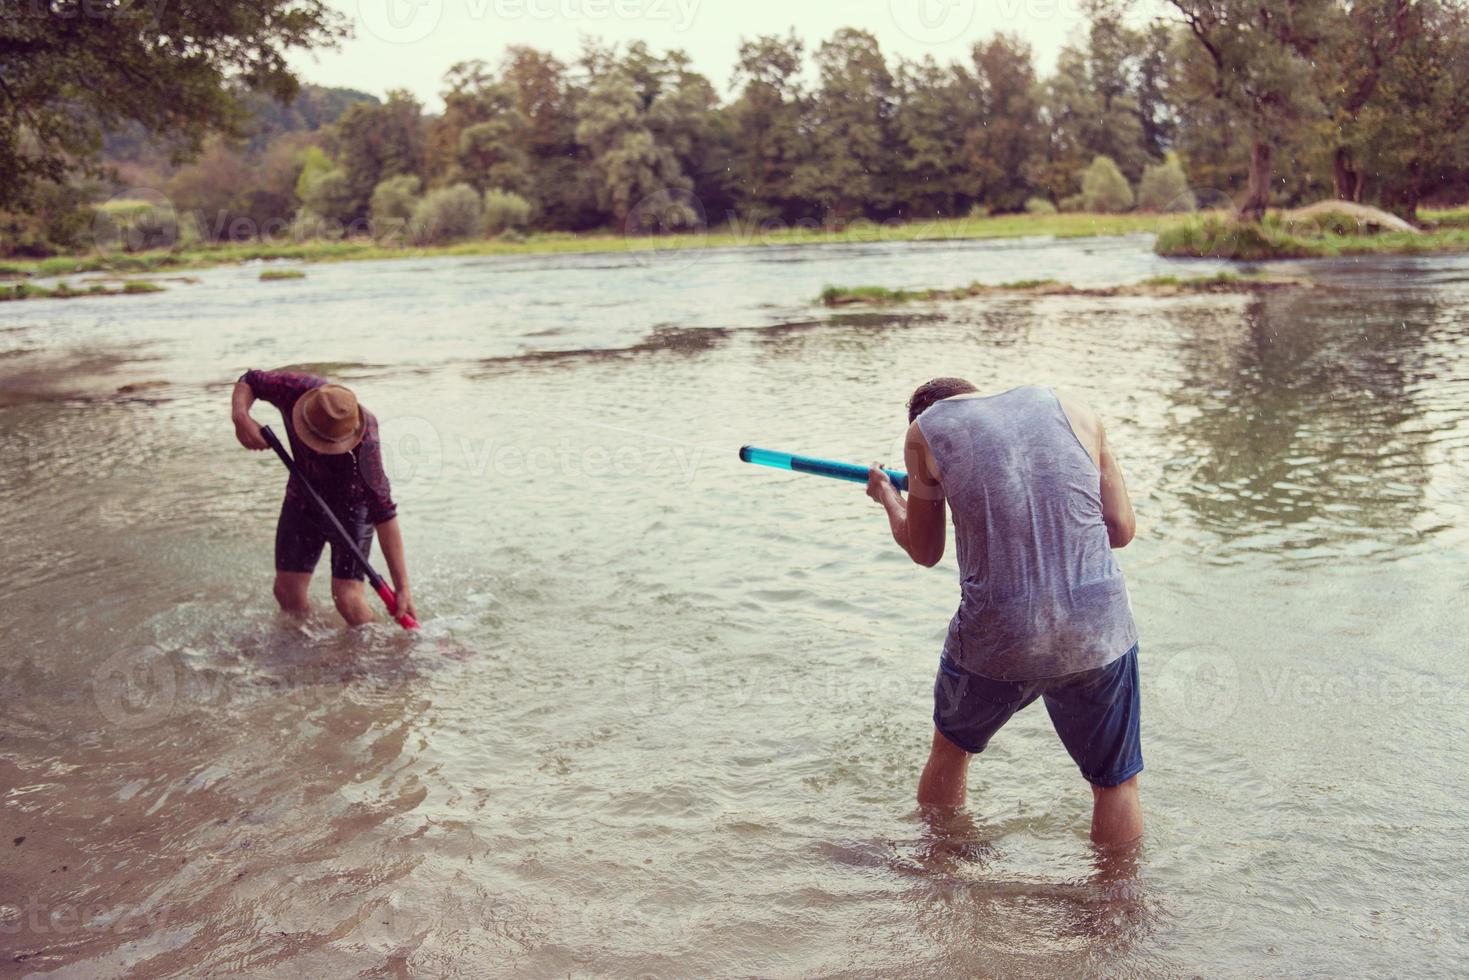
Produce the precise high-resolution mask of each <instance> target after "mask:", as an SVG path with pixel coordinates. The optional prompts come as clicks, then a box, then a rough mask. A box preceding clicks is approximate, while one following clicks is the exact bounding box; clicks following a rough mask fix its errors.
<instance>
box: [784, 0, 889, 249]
mask: <svg viewBox="0 0 1469 980" xmlns="http://www.w3.org/2000/svg"><path fill="white" fill-rule="evenodd" d="M816 67H817V71H818V73H819V77H820V79H821V85H820V88H819V90H818V92H817V96H816V100H815V102H814V103H813V105H812V108H811V113H810V116H809V119H810V124H809V125H810V134H811V142H812V149H813V152H812V154H811V157H810V158H809V159H808V160H807V161H806V162H804V163H802V164H801V165H800V167H798V168H797V170H796V174H795V176H794V178H793V184H794V186H795V187H796V192H797V193H798V194H800V195H802V196H805V197H807V198H809V199H810V200H811V201H812V202H813V203H815V204H816V205H817V206H818V207H819V208H820V209H821V210H822V211H823V212H825V213H826V214H827V215H829V216H830V217H832V218H833V219H835V220H836V221H838V222H841V221H845V220H847V219H849V218H852V217H860V216H862V215H863V214H865V213H868V212H872V213H880V212H882V211H884V210H885V209H887V208H888V207H889V205H890V204H891V202H892V163H893V157H892V149H891V147H892V145H893V140H894V135H893V126H892V122H893V118H892V117H893V105H894V94H895V93H894V86H893V76H892V74H891V73H890V72H889V71H888V67H887V63H886V62H885V61H884V60H883V56H882V50H881V48H880V47H879V46H878V43H877V38H875V37H873V36H872V35H871V34H869V33H867V32H866V31H859V30H854V29H852V28H849V27H847V28H842V29H841V30H839V31H837V32H836V33H835V34H834V35H832V37H831V39H830V40H828V41H823V42H822V44H821V47H819V48H818V49H817V51H816Z"/></svg>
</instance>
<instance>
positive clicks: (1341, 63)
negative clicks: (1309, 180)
mask: <svg viewBox="0 0 1469 980" xmlns="http://www.w3.org/2000/svg"><path fill="white" fill-rule="evenodd" d="M1422 27H1423V21H1422V7H1420V6H1419V5H1418V4H1415V3H1413V2H1412V0H1348V2H1347V3H1345V4H1344V5H1343V6H1342V7H1340V8H1338V10H1337V11H1336V12H1335V16H1334V17H1333V18H1332V24H1331V30H1330V31H1329V32H1328V33H1327V39H1326V43H1325V44H1324V54H1323V57H1322V58H1321V61H1320V65H1321V70H1322V72H1323V74H1324V75H1325V76H1326V78H1325V84H1323V85H1322V86H1321V95H1322V101H1323V103H1324V105H1325V119H1324V125H1323V132H1324V133H1325V135H1326V139H1327V141H1328V143H1329V145H1330V148H1331V176H1332V187H1333V189H1334V191H1335V192H1336V196H1337V197H1339V198H1341V199H1342V200H1345V201H1360V200H1361V199H1362V185H1363V182H1364V181H1363V177H1364V175H1363V174H1362V172H1361V170H1360V165H1359V162H1358V161H1359V160H1360V158H1361V157H1362V156H1363V155H1364V153H1367V152H1370V149H1369V147H1370V144H1368V143H1367V142H1366V135H1367V134H1366V133H1365V132H1364V129H1365V127H1363V126H1362V125H1361V117H1362V113H1363V111H1364V110H1365V109H1367V107H1368V105H1369V104H1370V103H1371V102H1372V100H1373V96H1374V95H1375V94H1376V92H1377V88H1378V83H1379V82H1381V81H1382V79H1383V76H1384V75H1385V74H1391V72H1392V70H1393V68H1394V66H1395V63H1396V60H1397V58H1398V55H1399V52H1401V51H1402V48H1403V45H1404V44H1405V43H1406V42H1407V41H1408V40H1409V39H1410V38H1412V37H1414V36H1416V35H1417V34H1418V33H1419V32H1420V31H1421V30H1422ZM1405 68H1406V69H1407V70H1408V71H1410V72H1411V71H1412V70H1413V69H1414V66H1413V65H1407V66H1405Z"/></svg>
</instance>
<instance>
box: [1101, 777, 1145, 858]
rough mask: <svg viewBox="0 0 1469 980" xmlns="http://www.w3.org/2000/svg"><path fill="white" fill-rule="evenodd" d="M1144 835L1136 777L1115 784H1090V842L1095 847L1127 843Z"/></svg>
mask: <svg viewBox="0 0 1469 980" xmlns="http://www.w3.org/2000/svg"><path fill="white" fill-rule="evenodd" d="M1142 835H1143V805H1142V801H1141V800H1140V799H1139V798H1138V792H1137V777H1136V776H1133V777H1132V778H1131V779H1129V780H1128V781H1127V782H1125V783H1120V784H1119V785H1117V786H1096V785H1093V786H1092V843H1093V844H1096V845H1097V846H1098V847H1116V846H1118V845H1121V844H1129V843H1131V842H1132V841H1135V840H1137V839H1138V838H1139V837H1141V836H1142Z"/></svg>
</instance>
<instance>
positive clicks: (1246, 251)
mask: <svg viewBox="0 0 1469 980" xmlns="http://www.w3.org/2000/svg"><path fill="white" fill-rule="evenodd" d="M1153 250H1154V251H1155V252H1157V253H1158V254H1159V255H1171V256H1187V257H1193V258H1217V259H1242V260H1245V261H1259V260H1263V259H1288V258H1302V257H1305V256H1309V255H1312V254H1314V250H1313V249H1312V248H1311V247H1310V245H1309V243H1307V242H1303V241H1302V240H1301V239H1298V238H1295V237H1293V236H1291V235H1290V234H1289V233H1287V232H1285V231H1284V230H1282V229H1281V228H1280V227H1279V225H1278V223H1276V224H1270V223H1268V222H1259V223H1256V222H1247V221H1236V220H1235V219H1233V218H1221V217H1219V216H1217V215H1212V214H1211V215H1206V216H1204V217H1203V218H1202V219H1200V218H1195V219H1193V220H1191V221H1186V222H1184V223H1182V224H1178V225H1175V226H1173V227H1172V228H1165V229H1164V230H1163V231H1161V232H1159V233H1158V238H1157V240H1156V242H1155V243H1154V245H1153Z"/></svg>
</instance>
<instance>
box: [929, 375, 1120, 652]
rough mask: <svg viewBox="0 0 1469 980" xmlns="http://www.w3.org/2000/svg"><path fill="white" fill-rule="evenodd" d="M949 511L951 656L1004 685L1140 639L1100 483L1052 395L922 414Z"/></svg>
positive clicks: (1008, 395)
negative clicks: (953, 605) (955, 594)
mask: <svg viewBox="0 0 1469 980" xmlns="http://www.w3.org/2000/svg"><path fill="white" fill-rule="evenodd" d="M918 428H919V429H920V430H921V431H922V432H923V436H924V438H925V439H927V440H928V445H929V448H930V449H932V450H933V456H934V460H935V462H936V463H937V464H938V470H939V477H940V479H941V481H942V483H943V487H944V496H945V497H946V498H947V500H948V503H949V508H950V509H951V510H952V511H953V514H954V538H955V541H956V543H957V545H958V556H959V579H960V583H959V589H960V597H959V611H958V612H956V613H955V614H954V618H953V620H952V621H951V622H950V623H949V635H948V638H947V640H945V642H944V654H945V656H947V657H948V659H949V660H950V661H951V662H952V663H954V664H956V665H957V666H959V667H962V668H964V669H966V670H969V671H972V672H973V673H976V674H980V675H982V676H984V677H991V678H996V679H999V680H1035V679H1038V678H1043V677H1060V676H1063V675H1065V674H1072V673H1076V672H1077V671H1082V670H1091V669H1093V668H1096V667H1102V666H1105V665H1107V664H1109V663H1111V662H1112V661H1114V660H1116V659H1117V658H1118V657H1120V656H1122V655H1123V654H1125V653H1126V652H1127V651H1128V650H1130V649H1132V646H1133V644H1135V643H1137V625H1136V624H1135V623H1134V622H1133V619H1132V606H1131V603H1130V602H1129V600H1128V596H1127V586H1126V584H1125V583H1124V582H1123V579H1122V569H1121V568H1119V567H1118V565H1117V560H1116V559H1115V558H1114V557H1113V556H1112V547H1111V544H1110V543H1109V542H1108V540H1107V526H1106V524H1105V523H1103V521H1102V480H1101V474H1100V473H1098V472H1097V467H1096V464H1095V463H1093V462H1092V458H1091V456H1090V455H1089V454H1088V453H1087V451H1086V449H1085V448H1084V447H1083V446H1082V444H1081V440H1079V439H1078V438H1077V437H1076V433H1075V432H1074V431H1072V428H1071V422H1070V421H1069V420H1068V419H1067V418H1066V412H1065V410H1064V409H1062V407H1061V402H1060V400H1059V399H1057V397H1056V395H1055V393H1054V392H1053V391H1051V390H1050V389H1049V388H1037V387H1025V388H1015V389H1014V390H1012V391H1007V392H1005V393H1003V394H1000V395H993V396H990V397H988V398H952V399H948V400H945V401H941V402H937V403H935V404H934V405H933V406H932V407H930V408H929V409H928V411H926V412H924V413H923V414H922V415H920V416H919V417H918Z"/></svg>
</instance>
